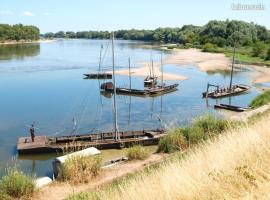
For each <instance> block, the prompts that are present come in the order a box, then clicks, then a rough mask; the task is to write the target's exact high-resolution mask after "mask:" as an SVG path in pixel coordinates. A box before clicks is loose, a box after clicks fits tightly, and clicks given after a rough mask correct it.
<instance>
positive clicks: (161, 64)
mask: <svg viewBox="0 0 270 200" xmlns="http://www.w3.org/2000/svg"><path fill="white" fill-rule="evenodd" d="M160 66H161V85H162V86H163V60H162V52H161V56H160Z"/></svg>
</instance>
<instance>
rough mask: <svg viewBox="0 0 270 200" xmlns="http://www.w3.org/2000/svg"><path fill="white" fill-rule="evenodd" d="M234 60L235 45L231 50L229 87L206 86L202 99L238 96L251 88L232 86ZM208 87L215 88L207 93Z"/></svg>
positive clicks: (238, 85)
mask: <svg viewBox="0 0 270 200" xmlns="http://www.w3.org/2000/svg"><path fill="white" fill-rule="evenodd" d="M234 60H235V45H234V50H233V60H232V68H231V77H230V85H229V86H227V87H223V88H221V87H220V86H218V85H213V84H209V83H208V84H207V90H206V92H203V93H202V96H203V98H208V97H210V98H222V97H227V96H233V95H239V94H242V93H244V92H246V91H248V90H249V89H250V88H251V87H250V86H248V85H244V84H235V85H233V84H232V79H233V70H234ZM210 87H215V89H214V90H212V91H209V88H210Z"/></svg>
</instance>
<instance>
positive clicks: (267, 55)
mask: <svg viewBox="0 0 270 200" xmlns="http://www.w3.org/2000/svg"><path fill="white" fill-rule="evenodd" d="M265 60H270V47H269V49H268V50H267V53H266V56H265Z"/></svg>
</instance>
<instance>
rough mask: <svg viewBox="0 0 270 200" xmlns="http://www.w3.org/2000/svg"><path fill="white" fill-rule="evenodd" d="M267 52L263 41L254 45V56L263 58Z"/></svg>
mask: <svg viewBox="0 0 270 200" xmlns="http://www.w3.org/2000/svg"><path fill="white" fill-rule="evenodd" d="M265 50H266V46H265V44H264V43H263V42H261V41H257V42H255V43H254V44H253V47H252V56H254V57H262V56H264V53H265Z"/></svg>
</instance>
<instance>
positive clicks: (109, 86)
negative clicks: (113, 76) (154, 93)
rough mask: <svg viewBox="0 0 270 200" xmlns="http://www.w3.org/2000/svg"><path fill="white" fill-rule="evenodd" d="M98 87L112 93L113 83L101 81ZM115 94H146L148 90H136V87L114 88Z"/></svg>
mask: <svg viewBox="0 0 270 200" xmlns="http://www.w3.org/2000/svg"><path fill="white" fill-rule="evenodd" d="M100 89H101V90H102V91H103V92H108V93H113V92H114V85H113V83H112V82H107V83H103V84H101V86H100ZM115 90H116V94H123V95H134V96H146V95H148V91H146V90H137V89H130V88H121V87H117V88H115Z"/></svg>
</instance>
